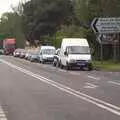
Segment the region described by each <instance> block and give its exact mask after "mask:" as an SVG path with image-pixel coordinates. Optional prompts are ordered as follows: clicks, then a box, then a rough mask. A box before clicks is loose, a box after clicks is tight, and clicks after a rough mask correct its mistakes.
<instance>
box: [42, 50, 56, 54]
mask: <svg viewBox="0 0 120 120" xmlns="http://www.w3.org/2000/svg"><path fill="white" fill-rule="evenodd" d="M42 54H45V55H55V50H54V49H45V50H43V51H42Z"/></svg>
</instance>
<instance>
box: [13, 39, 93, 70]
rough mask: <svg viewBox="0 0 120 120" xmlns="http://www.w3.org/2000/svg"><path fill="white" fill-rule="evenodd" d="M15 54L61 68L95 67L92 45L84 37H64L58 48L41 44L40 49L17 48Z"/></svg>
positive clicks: (89, 68) (15, 55)
mask: <svg viewBox="0 0 120 120" xmlns="http://www.w3.org/2000/svg"><path fill="white" fill-rule="evenodd" d="M13 55H14V57H19V58H22V59H23V58H24V59H26V60H29V61H31V62H39V63H42V64H45V63H52V64H53V66H55V67H60V68H61V69H63V68H66V69H67V70H70V69H72V68H74V67H79V68H80V69H82V70H83V69H85V68H87V69H88V70H92V69H93V66H92V57H91V53H90V47H89V44H88V41H87V40H86V39H84V38H64V39H63V40H62V43H61V48H58V49H57V50H56V48H55V47H54V46H41V47H40V49H39V50H25V49H16V50H15V51H14V54H13Z"/></svg>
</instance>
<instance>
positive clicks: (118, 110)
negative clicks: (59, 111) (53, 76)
mask: <svg viewBox="0 0 120 120" xmlns="http://www.w3.org/2000/svg"><path fill="white" fill-rule="evenodd" d="M0 61H2V62H3V63H4V64H6V65H8V66H10V67H12V68H14V69H16V70H18V71H20V72H22V73H24V74H26V75H29V76H31V77H34V78H36V79H38V80H40V81H42V82H44V83H47V84H49V85H51V86H53V87H55V88H58V89H59V90H61V91H63V92H66V93H68V94H71V95H73V96H76V97H78V98H80V99H82V100H84V101H87V102H89V103H92V104H94V105H96V106H98V107H99V108H102V109H104V110H107V111H109V112H111V113H113V114H115V115H118V116H120V107H118V106H115V105H113V104H110V103H108V102H105V101H102V100H99V99H97V98H94V97H92V96H89V95H87V94H84V93H82V92H79V91H76V90H74V89H72V88H70V87H67V86H65V85H62V84H60V83H58V82H55V81H53V80H50V79H47V78H45V77H42V76H40V75H38V74H34V73H33V72H31V71H28V70H26V69H23V68H21V67H18V66H16V65H13V64H11V63H10V62H7V61H5V60H0Z"/></svg>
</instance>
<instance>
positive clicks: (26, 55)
mask: <svg viewBox="0 0 120 120" xmlns="http://www.w3.org/2000/svg"><path fill="white" fill-rule="evenodd" d="M29 55H30V51H27V52H26V54H25V59H26V60H28V57H29Z"/></svg>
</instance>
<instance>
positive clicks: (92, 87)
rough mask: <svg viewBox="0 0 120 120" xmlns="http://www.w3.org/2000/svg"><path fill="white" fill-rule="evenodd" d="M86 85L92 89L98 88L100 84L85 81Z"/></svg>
mask: <svg viewBox="0 0 120 120" xmlns="http://www.w3.org/2000/svg"><path fill="white" fill-rule="evenodd" d="M85 84H86V85H85V86H84V88H90V89H96V88H97V87H98V86H97V85H94V84H92V83H85Z"/></svg>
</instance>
